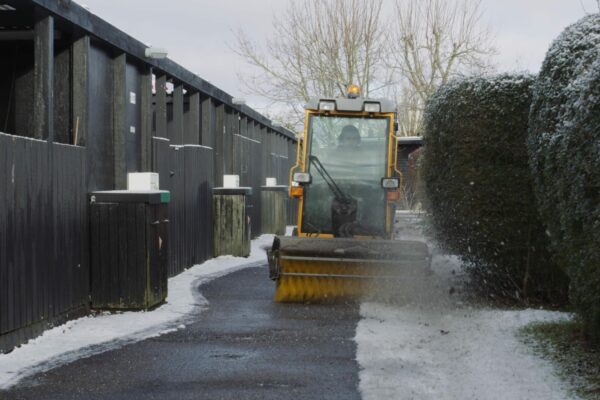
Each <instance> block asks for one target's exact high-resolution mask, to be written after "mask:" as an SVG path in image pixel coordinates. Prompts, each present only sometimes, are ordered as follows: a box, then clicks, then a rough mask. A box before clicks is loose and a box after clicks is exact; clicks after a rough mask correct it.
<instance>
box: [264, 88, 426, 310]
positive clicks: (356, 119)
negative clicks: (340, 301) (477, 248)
mask: <svg viewBox="0 0 600 400" xmlns="http://www.w3.org/2000/svg"><path fill="white" fill-rule="evenodd" d="M348 93H349V94H348V98H337V99H329V98H327V99H314V100H311V101H310V102H309V103H308V104H307V105H306V124H305V129H304V136H303V138H302V139H301V140H299V143H298V153H297V163H296V165H295V166H294V167H293V168H292V170H291V171H290V178H291V179H290V180H291V186H290V195H291V196H292V197H294V198H297V199H299V211H298V227H297V236H295V237H276V238H275V240H274V242H273V246H272V248H271V250H269V252H268V258H269V267H270V276H271V279H273V280H275V281H276V291H275V300H276V301H323V300H332V299H337V298H347V297H358V296H362V295H364V294H368V293H376V292H377V291H379V290H380V288H381V287H382V286H383V285H386V286H389V285H390V284H391V285H393V282H394V281H396V280H398V279H410V277H411V275H412V274H414V273H423V272H425V271H426V270H427V269H428V267H429V252H428V249H427V246H426V245H425V244H424V243H421V242H412V241H395V240H391V239H392V220H393V215H394V213H395V209H396V203H397V202H398V200H399V199H400V192H401V187H402V185H401V182H402V175H401V173H400V171H398V170H397V168H396V158H397V153H396V152H397V138H396V136H395V132H396V129H395V126H396V124H395V122H394V117H395V113H394V109H395V107H394V104H393V103H392V102H390V101H387V100H373V99H363V98H361V97H360V94H359V90H358V88H357V87H356V86H351V87H350V88H349V91H348Z"/></svg>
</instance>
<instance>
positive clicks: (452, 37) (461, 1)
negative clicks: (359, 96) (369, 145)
mask: <svg viewBox="0 0 600 400" xmlns="http://www.w3.org/2000/svg"><path fill="white" fill-rule="evenodd" d="M395 6H396V12H395V18H394V19H393V22H392V25H393V27H392V29H391V33H390V35H389V40H390V49H391V51H390V54H391V55H392V58H391V60H390V64H389V66H390V67H391V68H392V69H393V70H394V71H395V72H396V74H397V78H396V79H397V81H398V82H400V84H401V85H403V91H402V97H401V98H400V100H399V101H398V103H399V104H398V105H399V108H400V110H399V114H400V116H404V119H402V118H401V120H400V125H401V127H402V130H403V131H404V132H405V133H406V134H417V133H419V131H420V129H421V115H422V112H423V108H424V104H425V102H426V100H427V98H429V96H430V95H431V94H432V93H433V92H434V90H436V88H437V87H438V86H439V85H441V84H444V83H446V82H447V81H448V80H449V79H450V78H452V77H453V76H456V75H457V74H467V73H482V72H486V71H488V70H490V69H491V64H490V63H489V59H490V56H491V55H492V54H493V53H494V52H495V49H494V47H493V46H492V45H491V43H492V38H491V34H490V32H489V30H488V29H487V28H486V27H485V26H483V24H482V10H481V1H480V0H451V1H449V0H396V3H395Z"/></svg>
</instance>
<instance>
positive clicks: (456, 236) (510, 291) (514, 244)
mask: <svg viewBox="0 0 600 400" xmlns="http://www.w3.org/2000/svg"><path fill="white" fill-rule="evenodd" d="M533 82H534V77H532V76H529V75H522V74H519V75H500V76H495V77H485V78H483V77H475V78H462V79H457V80H454V81H451V82H450V83H448V84H447V85H444V86H442V87H441V88H440V89H439V90H438V91H437V93H435V94H434V95H433V96H432V97H431V99H430V101H429V102H428V105H427V108H426V113H425V161H424V166H423V167H424V168H423V173H424V180H425V185H426V190H427V197H428V200H429V203H430V204H429V209H430V211H431V213H432V220H433V225H434V228H435V229H436V231H437V233H438V240H439V241H441V242H442V243H444V244H445V246H446V247H447V248H448V249H449V250H451V251H453V252H455V253H457V254H459V255H460V256H461V257H462V259H463V260H464V261H466V262H467V263H468V265H469V267H468V271H469V273H470V275H471V278H472V281H473V282H474V283H475V287H476V288H480V289H482V290H483V291H484V293H487V294H490V295H491V296H493V297H498V296H500V297H503V298H510V299H524V298H527V299H530V300H531V299H534V300H539V301H546V302H560V301H563V300H565V298H566V285H567V282H566V277H565V276H564V274H563V273H562V272H561V271H560V270H559V269H558V268H557V267H556V266H555V265H554V264H553V263H552V261H551V259H550V255H549V253H548V251H547V237H546V235H545V230H544V227H543V225H542V223H541V222H540V220H539V217H538V214H537V209H536V205H535V200H534V196H533V191H532V183H531V177H530V171H529V167H528V156H527V148H526V140H527V127H528V115H529V107H530V104H531V89H532V85H533Z"/></svg>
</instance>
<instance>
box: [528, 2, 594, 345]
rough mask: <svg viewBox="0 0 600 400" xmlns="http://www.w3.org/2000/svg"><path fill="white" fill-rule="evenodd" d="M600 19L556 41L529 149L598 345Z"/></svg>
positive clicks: (543, 209)
mask: <svg viewBox="0 0 600 400" xmlns="http://www.w3.org/2000/svg"><path fill="white" fill-rule="evenodd" d="M599 49H600V16H599V15H598V14H595V15H590V16H587V17H585V18H583V19H582V20H580V21H579V22H577V23H576V24H574V25H572V26H570V27H568V28H567V29H566V30H565V31H564V32H563V33H562V34H561V35H560V36H559V37H558V38H557V39H556V40H555V42H554V43H553V44H552V46H551V48H550V49H549V51H548V53H547V55H546V59H545V61H544V63H543V65H542V69H541V71H540V76H539V79H538V81H537V83H536V85H535V87H534V97H533V103H532V108H531V114H530V131H529V139H528V148H529V154H530V159H531V168H532V172H533V175H534V187H535V192H536V196H537V199H538V203H539V209H540V214H541V215H542V216H543V218H544V221H545V222H546V223H547V228H548V235H549V236H550V237H551V241H552V245H553V246H552V247H553V249H554V251H555V253H556V254H557V256H558V258H559V262H560V264H561V266H562V267H563V268H564V269H565V270H566V271H567V273H568V274H569V276H570V278H571V286H570V298H571V301H572V303H573V304H574V305H575V307H576V309H577V310H578V312H579V313H580V314H581V315H582V317H583V319H584V321H585V323H586V328H587V330H588V332H589V333H590V334H591V336H592V337H593V339H594V340H595V341H596V342H597V343H600V52H599Z"/></svg>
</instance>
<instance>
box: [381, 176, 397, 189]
mask: <svg viewBox="0 0 600 400" xmlns="http://www.w3.org/2000/svg"><path fill="white" fill-rule="evenodd" d="M381 187H382V188H384V189H398V188H399V187H400V179H398V178H381Z"/></svg>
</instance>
